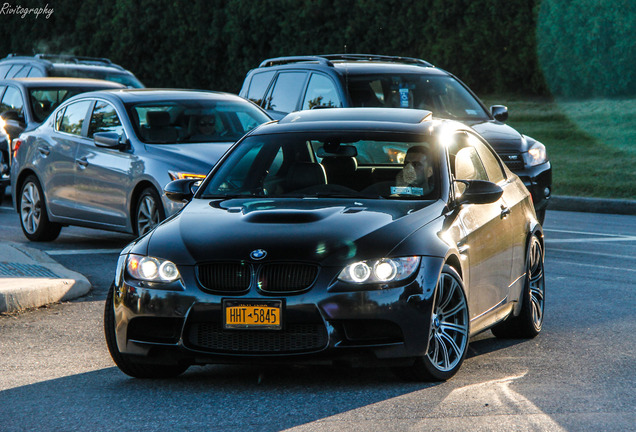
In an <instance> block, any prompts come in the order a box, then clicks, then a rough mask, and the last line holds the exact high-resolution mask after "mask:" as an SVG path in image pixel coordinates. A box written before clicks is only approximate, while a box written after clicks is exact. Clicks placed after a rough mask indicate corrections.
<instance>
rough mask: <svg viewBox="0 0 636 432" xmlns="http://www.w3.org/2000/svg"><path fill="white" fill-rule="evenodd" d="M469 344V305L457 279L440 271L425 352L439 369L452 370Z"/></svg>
mask: <svg viewBox="0 0 636 432" xmlns="http://www.w3.org/2000/svg"><path fill="white" fill-rule="evenodd" d="M467 344H468V305H467V304H466V298H465V296H464V292H463V290H462V288H461V286H460V284H459V282H458V281H457V280H456V279H455V278H454V277H453V276H452V275H450V274H448V273H442V275H441V277H440V281H439V287H438V291H437V297H436V300H435V308H434V311H433V317H432V323H431V332H430V336H429V348H428V352H427V353H426V355H427V357H428V359H429V360H430V362H431V363H432V365H433V366H434V367H435V368H436V369H438V370H439V371H442V372H446V371H450V370H452V369H453V368H454V367H456V366H457V364H458V363H460V362H461V361H462V360H463V357H464V353H465V351H466V348H467Z"/></svg>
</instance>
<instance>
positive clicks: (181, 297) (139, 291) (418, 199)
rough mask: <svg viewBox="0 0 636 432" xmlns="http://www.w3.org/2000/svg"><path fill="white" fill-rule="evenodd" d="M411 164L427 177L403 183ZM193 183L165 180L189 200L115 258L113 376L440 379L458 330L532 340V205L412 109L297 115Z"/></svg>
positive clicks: (464, 342) (506, 175) (536, 242)
mask: <svg viewBox="0 0 636 432" xmlns="http://www.w3.org/2000/svg"><path fill="white" fill-rule="evenodd" d="M395 149H402V150H404V151H406V154H407V156H406V160H407V163H403V162H404V161H398V160H396V159H395V157H394V150H395ZM360 154H364V155H365V159H364V160H365V162H364V163H360V164H357V163H356V160H357V159H356V157H357V155H360ZM412 157H413V159H411V158H412ZM411 169H417V170H419V171H421V172H422V173H424V174H425V175H424V176H423V177H422V178H419V180H418V179H417V176H416V177H414V178H413V179H411V180H409V182H410V183H409V184H403V183H401V182H402V181H403V180H405V179H406V178H407V175H406V173H407V172H410V170H411ZM425 178H426V181H425V182H424V179H425ZM195 182H196V180H194V179H184V180H176V181H174V182H171V183H169V184H168V185H167V186H166V188H165V192H166V195H167V196H168V197H170V198H172V199H174V200H175V201H177V202H182V201H183V200H188V201H189V203H188V204H187V205H186V206H185V208H183V210H182V211H180V212H179V213H178V214H176V215H175V216H174V217H172V218H170V219H169V220H166V221H165V222H164V223H162V224H160V225H159V226H157V227H156V228H155V229H154V230H152V231H150V232H149V233H148V234H147V235H145V236H143V237H141V238H139V239H137V240H135V241H134V242H133V243H131V244H130V245H129V246H127V247H126V248H125V249H124V250H123V251H122V254H121V255H120V257H119V260H118V264H117V270H116V275H115V281H114V283H113V285H112V287H111V288H110V290H109V293H108V295H107V299H106V305H105V311H104V329H105V336H106V341H107V344H108V348H109V350H110V353H111V355H112V357H113V359H114V361H115V363H116V364H117V366H118V367H119V368H120V369H121V370H122V371H123V372H125V373H126V374H128V375H131V376H133V377H141V378H149V377H168V376H175V375H178V374H180V373H182V372H183V371H185V370H186V369H187V368H188V367H189V366H190V365H193V364H205V363H227V364H238V363H251V364H255V363H256V364H258V363H272V362H286V363H297V362H298V363H299V362H303V363H311V362H320V363H324V362H332V361H333V362H346V363H349V364H353V365H365V366H371V365H392V366H394V367H395V368H396V369H395V370H396V372H397V373H398V374H399V375H400V376H404V377H406V378H409V379H417V380H446V379H448V378H450V377H452V376H453V375H454V374H455V373H456V372H457V370H458V369H459V368H460V366H461V364H462V361H463V360H464V358H465V356H466V353H467V350H468V343H469V338H470V337H471V336H472V335H475V334H477V333H479V332H482V331H485V330H487V329H492V331H493V332H494V334H495V335H496V336H498V337H513V338H531V337H534V336H536V335H537V334H538V333H539V332H540V331H541V327H542V323H543V311H544V290H545V279H544V272H543V268H544V267H543V262H544V261H543V260H544V254H543V234H542V228H541V225H540V224H539V222H538V220H537V219H536V216H535V212H534V210H533V209H532V202H531V198H530V194H529V192H528V190H527V189H526V188H525V187H524V185H523V183H522V182H521V181H520V180H519V178H518V177H517V176H516V175H515V174H513V173H512V172H511V171H510V170H509V169H507V168H506V167H505V165H504V164H503V163H502V162H501V160H500V159H499V157H498V156H497V154H496V153H495V152H494V151H493V150H492V148H491V147H490V146H489V145H488V144H487V142H486V141H485V140H484V139H483V138H481V137H480V136H479V135H478V134H477V133H476V132H475V131H474V130H473V129H471V128H470V127H468V126H465V125H463V124H461V123H458V122H454V121H451V120H434V119H432V116H431V113H430V112H429V111H422V110H399V109H379V108H361V109H346V108H345V109H332V110H313V111H300V112H297V113H292V114H289V115H287V116H286V117H284V118H283V119H282V120H280V122H278V123H277V122H271V123H268V124H265V125H262V126H260V127H258V128H257V129H255V130H254V131H252V132H250V133H248V134H247V135H246V136H245V137H244V138H243V139H242V140H240V141H239V142H238V143H237V144H235V145H234V146H233V147H232V149H231V150H230V151H229V152H228V153H226V154H225V155H224V157H223V159H222V160H221V161H220V162H219V163H218V164H217V165H216V166H215V167H214V168H213V169H212V171H211V172H210V174H209V175H208V177H207V178H206V179H205V180H204V181H203V183H202V184H200V186H199V187H198V188H197V189H196V191H194V192H193V190H194V189H193V188H194V187H195V186H196V183H195ZM424 183H426V185H424Z"/></svg>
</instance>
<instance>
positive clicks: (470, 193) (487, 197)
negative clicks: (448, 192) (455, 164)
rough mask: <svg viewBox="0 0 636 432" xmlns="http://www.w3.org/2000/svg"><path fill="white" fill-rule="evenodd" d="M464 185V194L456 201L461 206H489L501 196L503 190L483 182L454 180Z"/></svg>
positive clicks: (490, 183)
mask: <svg viewBox="0 0 636 432" xmlns="http://www.w3.org/2000/svg"><path fill="white" fill-rule="evenodd" d="M455 181H456V182H459V183H463V184H465V185H466V189H464V193H462V194H461V195H460V197H459V198H458V200H457V203H458V204H459V205H462V204H490V203H494V202H495V201H497V200H498V199H499V198H501V195H503V189H502V188H500V187H499V186H497V185H496V184H494V183H492V182H489V181H485V180H455Z"/></svg>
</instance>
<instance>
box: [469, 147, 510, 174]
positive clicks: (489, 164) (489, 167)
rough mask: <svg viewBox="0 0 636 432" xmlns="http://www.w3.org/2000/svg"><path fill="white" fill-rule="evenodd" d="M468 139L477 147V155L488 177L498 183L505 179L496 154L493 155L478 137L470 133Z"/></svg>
mask: <svg viewBox="0 0 636 432" xmlns="http://www.w3.org/2000/svg"><path fill="white" fill-rule="evenodd" d="M469 140H470V142H471V144H472V145H473V146H475V148H476V149H477V153H479V157H480V159H481V161H482V162H483V164H484V168H485V169H486V173H487V174H488V179H489V180H490V181H491V182H493V183H499V182H500V181H502V180H505V179H506V174H505V173H504V171H503V169H502V167H501V164H500V163H499V159H498V158H497V156H495V155H494V154H493V152H492V151H491V150H490V149H489V148H488V147H487V146H486V145H484V144H483V143H482V142H481V141H479V139H478V138H476V137H473V136H472V135H470V138H469Z"/></svg>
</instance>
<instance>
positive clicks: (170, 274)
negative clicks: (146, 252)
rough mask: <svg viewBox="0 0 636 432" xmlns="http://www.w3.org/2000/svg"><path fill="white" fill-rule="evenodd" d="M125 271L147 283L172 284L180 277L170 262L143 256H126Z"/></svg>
mask: <svg viewBox="0 0 636 432" xmlns="http://www.w3.org/2000/svg"><path fill="white" fill-rule="evenodd" d="M126 271H127V272H128V274H129V275H130V276H131V277H133V278H135V279H138V280H143V281H148V282H164V283H166V282H174V281H176V280H177V279H179V278H180V277H181V275H180V274H179V269H178V268H177V266H176V265H175V264H174V263H173V262H172V261H168V260H164V259H161V258H154V257H149V256H143V255H133V254H130V255H128V258H127V259H126Z"/></svg>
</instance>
